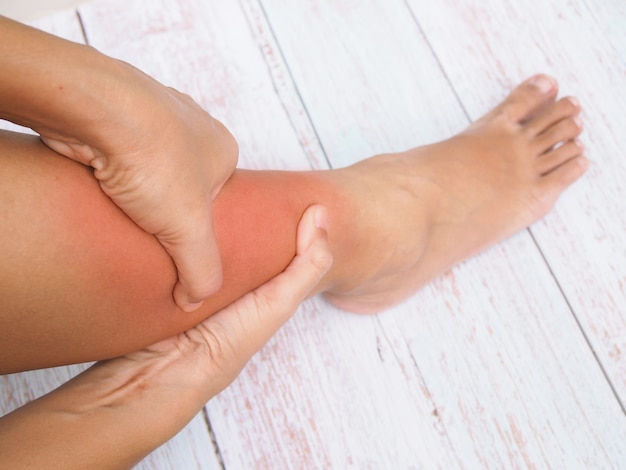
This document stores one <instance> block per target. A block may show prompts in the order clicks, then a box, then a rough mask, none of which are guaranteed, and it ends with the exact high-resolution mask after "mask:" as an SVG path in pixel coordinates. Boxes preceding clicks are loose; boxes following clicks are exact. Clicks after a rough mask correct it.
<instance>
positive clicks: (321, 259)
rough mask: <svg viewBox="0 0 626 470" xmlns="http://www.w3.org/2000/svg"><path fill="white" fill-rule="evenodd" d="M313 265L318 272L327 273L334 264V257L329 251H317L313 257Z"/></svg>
mask: <svg viewBox="0 0 626 470" xmlns="http://www.w3.org/2000/svg"><path fill="white" fill-rule="evenodd" d="M311 264H312V265H313V266H314V267H315V269H316V270H317V271H319V272H325V271H327V270H328V269H329V268H330V266H331V265H332V264H333V255H332V254H331V253H330V252H329V251H328V250H317V251H316V252H315V253H313V255H312V256H311Z"/></svg>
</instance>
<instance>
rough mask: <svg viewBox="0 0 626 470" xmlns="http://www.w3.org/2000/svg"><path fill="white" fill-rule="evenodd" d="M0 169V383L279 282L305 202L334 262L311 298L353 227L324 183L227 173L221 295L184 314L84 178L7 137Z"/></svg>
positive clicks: (301, 176) (153, 255) (127, 342)
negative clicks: (315, 212) (326, 217)
mask: <svg viewBox="0 0 626 470" xmlns="http://www.w3.org/2000/svg"><path fill="white" fill-rule="evenodd" d="M0 168H2V171H0V178H2V181H1V182H0V192H1V194H0V204H1V206H0V209H1V210H0V212H1V214H2V217H3V225H4V227H6V228H7V230H5V231H3V232H2V233H0V250H2V253H1V254H2V257H3V263H2V267H1V268H0V303H1V305H0V345H1V349H2V351H3V354H2V358H1V363H0V370H1V371H2V372H4V373H7V372H11V371H18V370H24V369H29V368H38V367H46V366H52V365H58V364H64V363H70V362H80V361H88V360H98V359H104V358H109V357H115V356H118V355H121V354H125V353H127V352H130V351H135V350H138V349H141V348H142V347H144V346H146V345H149V344H152V343H154V342H156V341H158V340H160V339H163V338H166V337H169V336H171V335H173V334H175V333H178V332H181V331H184V330H186V329H187V328H189V327H191V326H193V325H195V324H196V323H198V322H199V321H200V320H201V319H203V318H206V317H208V316H210V315H211V314H212V313H213V312H215V311H217V310H219V309H220V308H222V307H223V306H225V305H227V304H229V303H230V302H232V301H233V300H235V299H237V298H239V297H240V296H241V295H243V294H244V293H246V292H248V291H250V290H251V289H253V288H254V287H257V286H258V285H260V284H262V283H263V282H265V281H266V280H267V279H269V278H271V277H273V276H274V275H276V274H277V273H279V272H280V271H282V270H283V269H284V267H285V266H286V265H287V264H288V263H289V261H290V260H291V258H292V257H293V255H294V252H295V233H296V232H295V229H296V225H297V222H298V220H299V219H300V216H301V215H302V213H303V212H304V210H305V209H306V207H308V206H309V205H311V204H313V203H322V204H325V205H327V206H328V208H329V213H330V214H331V222H330V224H331V229H330V231H329V236H330V237H331V247H332V246H334V250H335V253H334V255H335V259H336V263H335V265H334V266H333V270H332V271H331V272H330V273H329V274H328V275H327V277H326V278H325V279H324V281H323V285H322V286H320V288H322V287H323V286H327V285H330V284H331V283H333V282H335V281H334V279H336V277H337V275H338V273H339V272H340V271H339V270H340V269H341V267H342V265H345V263H342V261H341V260H342V258H343V257H346V256H350V253H349V251H348V250H347V249H343V248H342V247H340V244H339V241H340V238H341V237H348V236H349V234H348V233H347V231H346V229H340V228H339V226H340V224H343V223H350V222H351V221H354V219H355V218H354V214H353V211H352V209H351V208H350V207H349V206H348V205H347V204H346V202H347V200H346V197H345V195H344V194H343V193H342V192H340V191H338V190H337V189H336V187H335V184H334V183H332V182H331V181H330V180H329V177H330V176H331V173H329V172H304V173H298V172H246V171H238V172H237V173H236V174H235V175H233V177H232V178H231V179H230V180H229V182H228V184H227V185H226V186H225V187H224V188H223V190H222V191H221V193H220V194H219V196H218V198H217V199H216V200H215V203H214V219H215V228H216V234H217V238H218V244H219V248H220V253H221V255H222V264H223V266H224V284H223V287H222V289H221V290H220V291H219V292H218V293H217V294H216V295H214V296H212V297H210V298H209V299H208V300H207V301H206V302H205V305H204V306H203V307H202V308H201V309H200V310H199V311H197V312H193V313H185V312H182V311H181V310H179V309H178V308H177V307H176V305H175V304H174V302H173V300H172V295H171V292H172V286H173V285H174V283H175V282H176V271H175V268H174V265H173V263H172V261H171V259H170V258H169V256H168V255H167V253H165V251H164V250H163V248H162V247H161V246H160V245H159V243H158V242H157V241H156V240H155V239H154V237H152V236H150V235H148V234H147V233H145V232H144V231H143V230H141V229H139V228H138V227H137V226H136V225H135V224H134V223H133V222H132V221H131V220H129V219H128V218H127V217H126V216H125V214H124V213H123V212H121V211H120V210H119V209H118V208H117V207H116V206H115V205H114V204H113V203H112V202H111V201H110V199H108V198H107V197H106V196H105V195H104V194H103V193H102V191H100V188H99V186H98V183H97V181H96V180H95V179H94V178H93V176H92V174H91V172H90V171H89V169H87V168H86V167H84V166H82V165H80V164H77V163H75V162H72V161H70V160H68V159H65V158H63V157H60V156H58V155H56V154H54V153H53V152H52V151H50V150H49V149H47V148H46V147H45V146H43V145H42V144H41V143H39V142H37V140H36V139H34V138H25V137H19V136H17V135H13V134H5V135H4V137H2V138H0ZM348 214H350V215H348ZM333 226H334V227H335V228H334V229H333ZM59 345H62V347H60V346H59Z"/></svg>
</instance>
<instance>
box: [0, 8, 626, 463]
mask: <svg viewBox="0 0 626 470" xmlns="http://www.w3.org/2000/svg"><path fill="white" fill-rule="evenodd" d="M35 24H36V25H37V26H39V27H41V28H43V29H46V30H49V31H53V32H55V33H56V34H59V35H62V36H66V37H70V38H72V39H74V40H77V41H87V42H88V43H89V44H91V45H93V46H95V47H97V48H98V49H100V50H102V51H104V52H106V53H108V54H110V55H113V56H116V57H120V58H122V59H124V60H127V61H129V62H131V63H133V64H135V65H137V66H139V67H140V68H142V69H143V70H145V71H147V72H148V73H150V74H152V75H154V76H155V77H157V78H158V79H160V80H161V81H163V82H165V83H167V84H168V85H172V86H174V87H177V88H179V89H181V90H183V91H186V92H188V93H189V94H191V95H192V96H193V97H195V98H196V99H197V100H198V101H199V102H200V103H201V104H202V105H203V106H204V107H205V108H206V109H208V110H209V111H210V112H212V113H213V114H214V115H215V116H217V117H218V118H220V119H221V120H223V121H224V122H225V123H226V124H227V125H228V127H229V128H231V129H232V130H233V132H234V134H235V135H236V136H237V138H238V140H239V143H240V147H241V160H240V161H241V166H244V167H248V168H255V169H263V168H288V169H309V168H311V169H323V168H328V167H329V166H330V167H339V166H343V165H347V164H349V163H352V162H355V161H357V160H359V159H362V158H365V157H367V156H370V155H372V154H374V153H377V152H386V151H392V150H401V149H405V148H408V147H412V146H415V145H420V144H425V143H429V142H432V141H436V140H439V139H442V138H444V137H447V136H449V135H450V134H452V133H455V132H458V131H459V130H461V129H462V128H463V127H464V126H465V125H467V123H468V122H470V121H472V120H474V119H476V118H477V117H479V116H480V115H481V114H482V113H483V112H485V111H486V110H488V109H489V108H490V107H491V106H493V105H494V104H496V103H497V102H498V101H499V100H500V99H502V98H503V97H504V96H505V94H506V93H507V91H508V90H509V89H510V88H511V87H512V86H513V85H514V84H516V83H517V82H519V81H520V80H522V79H523V78H525V77H527V76H528V75H531V74H533V73H535V72H537V71H545V72H548V73H550V74H552V75H554V76H555V77H557V78H558V79H559V81H560V83H561V88H562V92H563V93H564V94H575V95H577V96H578V97H579V98H580V100H581V102H582V104H583V107H584V109H585V111H584V119H585V122H586V132H585V134H584V138H583V140H584V142H585V144H586V145H587V148H588V152H587V153H588V156H589V157H590V159H591V160H592V166H591V169H590V171H589V173H588V175H587V176H586V177H585V178H584V179H583V180H581V181H580V182H579V183H577V184H576V185H575V186H574V187H573V188H571V189H570V190H569V191H568V192H567V193H566V194H565V195H564V196H563V197H562V198H561V200H560V201H559V203H558V205H557V207H556V209H555V210H554V212H552V213H551V214H550V215H549V216H548V217H547V218H546V219H545V220H543V221H541V222H539V223H537V224H535V225H534V226H532V227H531V229H530V230H528V231H524V232H523V233H521V234H519V235H517V236H515V237H513V238H512V239H510V240H507V241H506V242H504V243H502V244H500V245H499V246H497V247H495V248H493V249H491V250H489V251H488V252H486V253H484V254H482V255H480V256H478V257H477V258H474V259H472V260H471V261H469V262H466V263H464V264H462V265H461V266H459V267H457V268H455V269H453V270H452V271H451V272H449V273H448V274H446V275H445V276H443V277H442V278H440V279H438V280H436V281H435V282H434V283H433V284H432V285H430V286H429V287H427V288H426V289H424V290H423V291H421V292H420V293H418V294H417V295H415V296H414V297H413V298H411V299H410V300H409V301H407V302H406V303H404V304H403V305H400V306H398V307H397V308H394V309H392V310H390V311H388V312H385V313H383V314H380V315H378V316H356V315H350V314H346V313H343V312H340V311H338V310H335V309H333V308H332V307H330V306H328V305H327V304H325V303H324V302H323V301H322V300H321V299H317V298H316V299H313V300H311V301H309V302H307V303H306V304H304V305H303V306H302V307H301V309H300V310H299V312H298V314H297V315H296V317H295V318H294V319H293V320H292V321H291V322H290V323H289V324H287V325H286V326H285V327H284V328H283V329H282V331H281V332H280V333H279V334H278V335H277V336H276V337H275V338H274V339H273V340H272V341H271V343H270V344H269V345H268V346H267V347H266V348H265V349H264V350H263V351H262V352H261V353H259V354H258V355H257V356H256V357H255V358H254V359H253V360H252V362H251V363H250V364H249V366H248V367H247V368H246V369H245V371H244V372H243V373H242V375H241V377H240V378H239V379H238V380H237V381H236V382H235V383H234V384H233V385H232V386H231V387H230V388H229V389H228V390H226V391H225V392H224V393H222V394H221V395H219V396H218V397H216V398H214V399H213V400H212V401H211V402H209V403H208V404H207V406H206V408H205V410H204V411H203V413H201V414H199V415H198V416H197V417H196V419H195V420H194V421H193V422H192V423H191V424H190V425H189V426H188V427H187V428H186V429H185V430H184V431H183V432H182V433H181V434H179V435H178V436H177V437H176V438H175V439H173V440H172V441H171V442H170V443H168V444H167V445H165V446H163V447H162V448H161V449H159V450H157V451H156V452H154V453H153V454H152V455H151V456H149V457H148V458H147V459H146V460H145V461H144V462H143V463H142V464H141V465H140V466H139V467H140V468H145V469H170V468H173V469H187V468H202V469H218V468H226V469H227V470H238V469H318V468H319V469H347V468H354V469H394V470H395V469H409V468H426V469H431V468H442V469H455V468H465V469H482V468H493V469H509V468H540V469H542V468H554V469H611V468H615V469H620V468H621V469H625V468H626V416H625V404H626V184H625V179H626V155H625V153H626V151H625V150H624V149H625V148H626V111H625V110H626V3H625V2H623V0H548V1H539V0H534V1H530V2H520V1H517V0H481V1H480V2H479V1H472V0H438V1H433V0H406V1H401V0H364V1H357V0H309V1H299V2H295V1H288V0H282V1H281V0H240V1H238V2H235V1H221V0H213V1H211V0H178V1H173V0H107V1H102V2H95V3H90V4H87V5H85V6H83V7H80V8H79V9H78V10H77V11H68V12H66V13H62V14H59V15H56V16H54V17H49V18H45V19H44V20H41V21H37V22H36V23H35ZM80 369H81V367H79V366H76V367H71V368H60V369H55V370H49V371H38V372H32V373H25V374H17V375H13V376H6V377H0V387H1V389H0V410H1V411H2V412H7V411H9V410H11V409H14V408H15V407H17V406H19V405H21V404H23V403H26V402H27V401H28V400H30V399H32V398H33V397H36V396H38V395H40V394H42V393H44V392H45V391H47V390H50V389H51V388H53V387H55V386H57V385H58V384H60V383H62V382H63V381H65V380H67V379H68V378H69V377H70V376H71V375H73V374H75V373H76V371H77V370H80Z"/></svg>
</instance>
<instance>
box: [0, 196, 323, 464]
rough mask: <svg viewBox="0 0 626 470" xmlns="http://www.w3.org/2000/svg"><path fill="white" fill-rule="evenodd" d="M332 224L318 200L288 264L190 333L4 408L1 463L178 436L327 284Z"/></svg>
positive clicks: (97, 456) (60, 458)
mask: <svg viewBox="0 0 626 470" xmlns="http://www.w3.org/2000/svg"><path fill="white" fill-rule="evenodd" d="M325 226H326V211H325V209H324V208H323V207H320V206H312V207H310V208H309V209H307V211H306V212H305V214H304V215H303V217H302V219H301V221H300V223H299V225H298V229H297V246H296V256H295V258H294V259H293V261H292V262H291V263H290V264H289V266H288V267H287V269H286V270H285V271H284V272H282V273H281V274H279V275H278V276H276V277H275V278H273V279H271V280H270V281H268V282H267V283H265V284H264V285H263V286H261V287H259V288H258V289H256V290H254V291H252V292H249V293H248V294H246V295H244V296H243V297H242V298H240V299H238V300H237V301H236V302H235V303H233V304H231V305H230V306H228V307H227V308H225V309H223V310H221V311H220V312H218V313H217V314H215V315H213V316H212V317H211V318H209V319H208V320H205V321H204V322H202V323H200V324H199V325H197V326H195V327H193V328H191V329H189V330H187V331H186V332H185V333H184V334H180V335H177V336H174V337H171V338H168V339H166V340H164V341H161V342H159V343H157V344H154V345H151V346H150V347H148V348H145V349H143V350H141V351H136V352H133V353H131V354H128V355H126V356H123V357H119V358H115V359H112V360H109V361H104V362H99V363H97V364H96V365H94V366H93V367H91V368H90V369H88V370H86V371H85V372H84V373H82V374H80V375H79V376H77V377H76V378H74V379H72V380H71V381H69V382H68V383H66V384H64V385H63V386H62V387H60V388H59V389H57V390H55V391H53V392H52V393H49V394H48V395H45V396H43V397H41V398H40V399H38V400H36V401H33V402H31V403H29V404H28V405H26V406H24V407H22V408H19V409H18V410H16V411H14V412H13V413H10V414H9V415H7V416H5V417H3V418H2V419H1V420H0V467H2V468H59V469H63V470H68V469H73V468H100V469H107V468H111V469H119V468H130V467H131V466H133V465H134V464H136V463H137V462H138V461H139V460H141V459H142V458H143V457H145V455H147V454H148V453H149V452H150V451H152V450H153V449H155V448H156V447H158V446H159V445H160V444H162V443H164V442H165V441H167V440H168V439H170V438H171V437H172V436H174V435H175V434H176V433H177V432H178V431H180V430H181V429H182V427H183V426H184V425H185V424H186V423H187V422H188V421H189V420H190V419H191V418H192V417H193V416H194V415H195V414H196V413H197V412H198V410H199V409H200V408H202V406H204V404H205V403H206V402H207V401H208V400H209V399H210V398H211V397H213V396H214V395H216V394H217V393H219V392H220V391H221V390H223V389H224V388H225V387H226V386H227V385H229V384H230V383H231V382H232V381H233V380H234V378H235V377H236V376H237V375H238V373H239V371H240V370H241V369H242V368H243V366H244V365H245V363H246V362H247V361H248V360H249V359H250V357H252V355H253V354H254V353H255V352H257V351H258V350H259V349H260V348H261V347H262V346H263V345H264V344H265V343H266V342H267V341H268V340H269V338H270V337H271V336H272V335H273V334H274V333H275V332H276V330H278V328H280V326H281V325H282V324H283V323H284V322H285V321H287V319H289V317H290V316H291V315H292V314H293V312H294V311H295V310H296V308H297V306H298V304H299V303H300V302H302V300H303V299H304V298H305V297H306V296H307V295H308V293H309V292H310V290H311V288H312V287H314V286H315V285H317V283H319V281H320V279H321V277H322V276H323V275H324V273H325V272H326V271H327V270H328V268H329V267H330V265H331V263H332V258H331V256H330V253H329V251H328V240H327V237H326V231H325ZM42 423H45V424H44V425H42ZM138 423H139V427H138ZM33 442H36V443H37V445H36V446H35V447H34V448H33V446H32V443H33Z"/></svg>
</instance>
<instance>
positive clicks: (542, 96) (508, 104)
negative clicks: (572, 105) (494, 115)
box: [496, 74, 558, 123]
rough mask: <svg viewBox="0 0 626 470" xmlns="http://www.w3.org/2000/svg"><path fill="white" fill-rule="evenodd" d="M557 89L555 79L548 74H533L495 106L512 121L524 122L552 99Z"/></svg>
mask: <svg viewBox="0 0 626 470" xmlns="http://www.w3.org/2000/svg"><path fill="white" fill-rule="evenodd" d="M557 91H558V86H557V83H556V80H555V79H554V78H552V77H549V76H548V75H543V74H541V75H535V76H534V77H531V78H529V79H528V80H526V81H524V82H522V83H521V84H520V85H518V86H517V88H515V89H514V90H513V91H512V92H511V93H510V94H509V96H508V97H507V98H506V99H505V100H504V101H503V102H502V103H501V104H500V106H498V108H496V110H497V111H499V112H504V113H505V115H506V116H507V117H508V118H509V119H511V120H512V121H514V122H518V123H521V122H524V121H527V120H528V119H530V118H532V117H533V116H534V115H536V114H537V113H538V112H539V111H541V109H542V108H543V107H544V106H545V105H547V104H549V103H551V102H552V101H554V99H555V98H556V95H557Z"/></svg>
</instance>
